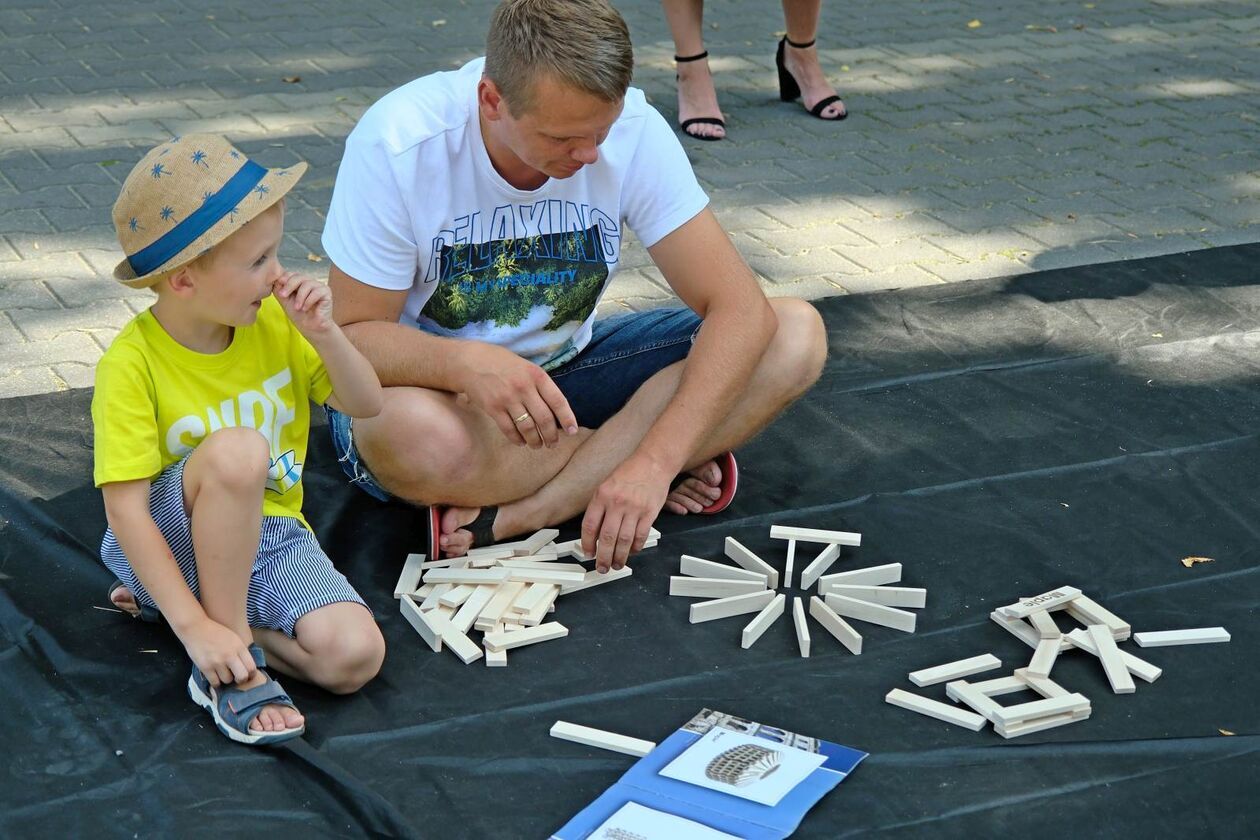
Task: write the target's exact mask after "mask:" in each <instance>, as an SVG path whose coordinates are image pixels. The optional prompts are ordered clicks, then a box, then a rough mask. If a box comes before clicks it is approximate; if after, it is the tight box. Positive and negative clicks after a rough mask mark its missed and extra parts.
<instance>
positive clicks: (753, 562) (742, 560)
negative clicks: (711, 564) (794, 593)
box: [726, 537, 779, 589]
mask: <svg viewBox="0 0 1260 840" xmlns="http://www.w3.org/2000/svg"><path fill="white" fill-rule="evenodd" d="M726 556H727V557H729V558H731V559H732V560H734V561H735V562H736V563H738V564H739V565H741V566H743V567H744V568H745V569H748V570H749V571H753V572H759V573H761V574H763V575H765V576H766V581H767V585H768V586H769V587H770V588H771V589H778V588H779V573H778V571H777V570H776V569H775V568H774V567H773V566H771V565H770V564H769V563H767V562H766V561H765V560H762V559H761V558H760V557H758V556H757V555H756V554H753V553H752V552H751V551H749V550H748V549H747V548H745V547H744V545H743V544H742V543H741V542H740V541H739V540H737V539H735V538H734V537H727V538H726Z"/></svg>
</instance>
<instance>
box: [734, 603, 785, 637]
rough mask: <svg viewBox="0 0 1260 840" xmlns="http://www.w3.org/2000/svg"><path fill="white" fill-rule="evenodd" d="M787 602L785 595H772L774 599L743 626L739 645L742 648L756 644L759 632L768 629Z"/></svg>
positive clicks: (776, 619)
mask: <svg viewBox="0 0 1260 840" xmlns="http://www.w3.org/2000/svg"><path fill="white" fill-rule="evenodd" d="M786 603H787V596H786V595H784V594H783V593H779V594H778V595H776V596H774V600H773V601H771V602H770V603H769V604H766V606H765V607H764V608H763V609H762V610H761V612H759V613H757V617H756V618H754V619H753V620H752V621H750V622H748V624H747V625H746V626H745V627H744V633H743V636H742V637H741V639H740V643H739V646H740V647H742V648H743V649H744V650H748V648H750V647H752V646H753V645H754V644H756V642H757V640H758V639H760V638H761V634H762V633H765V632H766V630H767V629H769V627H770V625H771V624H774V623H775V622H776V621H778V620H779V616H781V615H783V607H784V605H785V604H786Z"/></svg>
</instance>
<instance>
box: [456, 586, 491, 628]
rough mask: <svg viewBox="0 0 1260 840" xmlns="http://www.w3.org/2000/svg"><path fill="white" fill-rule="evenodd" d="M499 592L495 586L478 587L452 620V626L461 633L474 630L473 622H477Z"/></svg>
mask: <svg viewBox="0 0 1260 840" xmlns="http://www.w3.org/2000/svg"><path fill="white" fill-rule="evenodd" d="M498 591H499V587H498V586H496V585H494V584H487V585H485V586H478V587H477V589H476V591H475V592H473V594H471V595H469V596H468V600H467V601H465V602H464V603H463V604H462V605H461V606H460V608H459V612H457V613H455V615H454V616H453V617H452V618H451V624H452V625H454V627H455V629H456V630H458V631H459V632H461V633H467V632H468V631H469V630H470V629H472V626H473V622H474V621H476V620H477V616H478V615H480V614H481V611H482V610H483V609H485V608H486V604H488V603H490V599H491V598H493V597H494V595H495V593H496V592H498Z"/></svg>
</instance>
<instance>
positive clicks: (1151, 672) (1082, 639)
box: [1063, 627, 1164, 682]
mask: <svg viewBox="0 0 1260 840" xmlns="http://www.w3.org/2000/svg"><path fill="white" fill-rule="evenodd" d="M1063 638H1064V639H1066V640H1067V641H1068V642H1070V643H1071V644H1072V645H1073V646H1074V647H1078V648H1080V649H1081V650H1083V651H1085V652H1086V653H1092V654H1093V655H1094V656H1097V655H1098V648H1097V647H1096V646H1095V645H1094V641H1093V639H1092V638H1091V637H1090V635H1089V631H1087V630H1084V629H1082V628H1079V627H1078V628H1077V629H1075V630H1073V631H1072V632H1071V633H1068V634H1066V635H1064V637H1063ZM1120 658H1121V659H1122V660H1124V665H1125V667H1126V668H1128V669H1129V673H1130V674H1132V675H1133V676H1135V677H1137V678H1139V679H1143V680H1146V681H1147V682H1155V680H1157V679H1159V675H1160V674H1162V673H1164V671H1163V669H1162V668H1158V667H1156V666H1154V665H1152V664H1151V663H1149V662H1147V661H1146V660H1145V659H1138V658H1137V657H1136V656H1134V655H1133V654H1131V653H1129V652H1128V651H1127V650H1122V651H1120Z"/></svg>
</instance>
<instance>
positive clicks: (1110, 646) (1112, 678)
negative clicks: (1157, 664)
mask: <svg viewBox="0 0 1260 840" xmlns="http://www.w3.org/2000/svg"><path fill="white" fill-rule="evenodd" d="M1089 638H1090V641H1092V642H1093V643H1094V647H1095V648H1097V649H1098V661H1099V662H1101V663H1102V666H1103V673H1105V674H1106V675H1107V682H1109V683H1111V691H1112V693H1114V694H1132V693H1133V692H1134V691H1135V690H1136V688H1135V686H1134V685H1133V677H1132V676H1131V675H1130V674H1129V668H1128V666H1127V665H1125V664H1124V660H1123V659H1121V658H1120V648H1118V647H1116V640H1115V639H1114V638H1112V635H1111V628H1110V627H1108V626H1107V625H1105V624H1091V625H1089ZM1029 670H1033V669H1032V668H1031V667H1030V668H1029Z"/></svg>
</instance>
